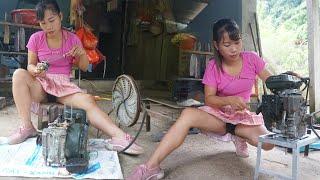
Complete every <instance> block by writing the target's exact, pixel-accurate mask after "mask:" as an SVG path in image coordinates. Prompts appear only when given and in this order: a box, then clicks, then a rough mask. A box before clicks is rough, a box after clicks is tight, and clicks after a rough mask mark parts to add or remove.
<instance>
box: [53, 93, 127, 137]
mask: <svg viewBox="0 0 320 180" xmlns="http://www.w3.org/2000/svg"><path fill="white" fill-rule="evenodd" d="M58 102H60V103H62V104H67V105H72V106H73V107H76V108H80V109H84V110H85V111H86V113H87V116H88V118H89V120H90V123H91V124H92V125H93V126H94V127H95V128H98V129H101V130H102V132H104V133H105V134H108V135H110V136H112V137H116V138H123V137H124V136H125V133H124V132H123V131H122V130H121V129H120V128H119V127H118V126H116V125H115V124H114V123H113V122H112V120H111V119H110V117H109V116H108V115H107V114H106V113H104V112H103V111H102V110H101V109H100V108H99V107H98V105H97V103H96V101H95V100H94V98H93V97H92V96H91V95H89V94H85V93H76V94H72V95H69V96H65V97H60V98H58Z"/></svg>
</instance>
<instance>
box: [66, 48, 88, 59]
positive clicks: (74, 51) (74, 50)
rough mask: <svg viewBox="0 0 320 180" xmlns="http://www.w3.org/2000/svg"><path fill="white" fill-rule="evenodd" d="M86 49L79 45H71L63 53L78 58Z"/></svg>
mask: <svg viewBox="0 0 320 180" xmlns="http://www.w3.org/2000/svg"><path fill="white" fill-rule="evenodd" d="M85 54H86V51H85V50H84V49H83V47H81V46H73V48H72V49H71V50H70V51H69V52H67V53H66V54H65V56H72V57H75V58H76V59H80V57H81V56H82V55H85Z"/></svg>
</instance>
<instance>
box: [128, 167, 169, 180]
mask: <svg viewBox="0 0 320 180" xmlns="http://www.w3.org/2000/svg"><path fill="white" fill-rule="evenodd" d="M163 177H164V172H163V170H162V169H160V168H159V167H156V168H153V169H149V168H148V167H147V166H146V165H145V164H141V165H139V166H137V167H136V168H135V169H134V171H133V172H132V173H131V174H130V175H129V177H128V178H127V180H156V179H162V178H163Z"/></svg>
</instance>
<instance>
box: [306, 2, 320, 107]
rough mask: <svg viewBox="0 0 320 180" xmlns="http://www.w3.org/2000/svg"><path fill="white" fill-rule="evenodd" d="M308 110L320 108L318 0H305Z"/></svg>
mask: <svg viewBox="0 0 320 180" xmlns="http://www.w3.org/2000/svg"><path fill="white" fill-rule="evenodd" d="M307 13H308V61H309V77H310V112H314V111H316V110H319V109H320V84H319V82H320V69H319V67H320V52H319V50H320V44H319V43H320V39H319V0H307Z"/></svg>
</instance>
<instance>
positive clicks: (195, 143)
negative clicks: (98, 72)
mask: <svg viewBox="0 0 320 180" xmlns="http://www.w3.org/2000/svg"><path fill="white" fill-rule="evenodd" d="M99 104H100V106H101V108H102V109H103V110H104V111H106V112H108V111H109V110H110V108H111V104H110V102H100V103H99ZM152 109H154V110H157V111H162V112H164V111H165V112H167V113H170V112H173V111H172V110H170V109H166V108H164V107H159V106H154V107H152ZM173 114H175V115H177V114H176V112H174V113H173ZM36 118H37V117H36V116H35V115H32V121H33V122H34V125H35V126H36V124H37V119H36ZM140 118H141V117H140ZM140 122H141V119H140V120H139V121H138V123H137V124H136V125H134V126H133V127H131V128H123V129H124V130H125V131H127V132H129V133H130V134H132V135H133V134H135V133H136V132H137V130H138V128H139V126H140V124H141V123H140ZM172 123H173V120H168V119H164V118H161V117H159V116H153V117H152V118H151V132H146V131H145V128H144V129H143V131H142V133H141V134H140V136H139V138H138V140H137V142H138V144H140V145H141V146H143V147H144V148H145V152H146V153H145V154H143V155H141V156H128V155H124V154H119V158H120V164H121V167H122V171H123V174H124V177H127V176H128V175H129V173H130V172H131V171H132V169H133V168H134V167H135V166H136V165H139V164H141V163H143V162H145V161H146V160H147V158H148V157H149V156H150V155H151V153H152V152H153V151H154V149H155V148H156V146H157V145H158V143H155V142H152V135H153V134H155V133H158V132H160V131H164V130H167V129H168V127H170V125H171V124H172ZM18 125H19V118H18V114H17V110H16V108H15V106H14V105H12V106H9V107H6V108H4V109H2V110H0V136H7V135H8V134H9V133H10V132H11V131H13V130H14V129H15V128H17V127H18ZM96 132H97V131H96V129H94V128H92V127H91V129H90V136H91V137H95V134H96ZM103 137H104V138H105V137H106V136H103ZM234 151H235V148H234V145H233V144H232V143H231V142H230V143H225V142H220V141H215V140H211V139H209V138H207V137H205V136H203V135H201V134H197V135H188V136H187V138H186V140H185V142H184V143H183V144H182V146H180V147H179V148H178V149H177V150H175V151H174V152H173V153H172V154H171V155H169V156H168V157H167V158H166V159H165V161H164V162H163V163H162V165H161V167H162V168H164V169H165V179H178V180H179V179H181V180H189V179H190V180H207V179H210V180H215V179H217V180H221V179H223V180H229V179H230V180H234V179H237V180H242V179H243V180H246V179H253V175H254V168H255V163H256V148H255V147H253V146H249V152H250V157H249V158H240V157H238V156H236V154H235V152H234ZM291 159H292V158H291V155H290V154H288V153H285V151H284V150H283V149H280V148H275V149H273V150H271V151H268V152H263V163H262V167H264V168H266V169H271V170H276V171H278V172H281V173H283V174H286V175H288V176H289V175H290V173H291V167H292V166H291ZM299 165H300V179H308V180H313V179H314V180H316V179H320V152H315V151H314V152H310V154H309V156H308V157H303V155H301V157H300V163H299ZM0 179H29V178H17V177H10V178H9V177H0ZM260 179H262V180H269V179H276V178H274V177H271V176H267V175H260Z"/></svg>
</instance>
